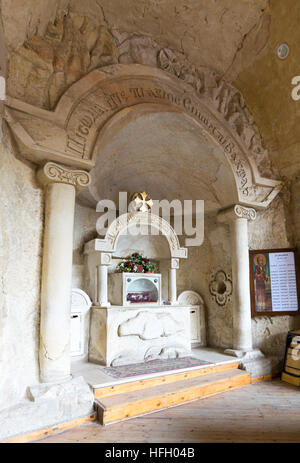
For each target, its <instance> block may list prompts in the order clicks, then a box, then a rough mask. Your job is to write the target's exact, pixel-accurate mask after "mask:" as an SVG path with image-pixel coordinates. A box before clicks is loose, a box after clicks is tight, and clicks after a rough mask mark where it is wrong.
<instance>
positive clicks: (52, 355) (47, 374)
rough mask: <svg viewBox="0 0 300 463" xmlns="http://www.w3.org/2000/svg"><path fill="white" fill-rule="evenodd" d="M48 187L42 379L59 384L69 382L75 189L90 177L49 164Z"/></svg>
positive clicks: (43, 175) (41, 175)
mask: <svg viewBox="0 0 300 463" xmlns="http://www.w3.org/2000/svg"><path fill="white" fill-rule="evenodd" d="M38 179H39V181H40V182H41V183H42V184H43V185H44V186H45V203H46V204H45V232H44V248H43V268H42V289H41V324H40V378H41V381H42V382H47V383H52V382H54V383H58V382H63V381H66V380H68V379H69V378H70V308H71V277H72V253H73V225H74V207H75V194H76V188H83V187H85V186H87V185H88V184H89V182H90V177H89V174H87V173H86V172H84V171H78V170H71V169H69V168H66V167H63V166H59V165H57V164H55V163H52V162H48V163H47V164H45V166H44V167H43V169H41V170H40V171H39V172H38Z"/></svg>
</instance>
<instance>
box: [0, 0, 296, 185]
mask: <svg viewBox="0 0 300 463" xmlns="http://www.w3.org/2000/svg"><path fill="white" fill-rule="evenodd" d="M1 14H2V25H3V29H4V37H5V43H6V47H7V51H8V57H10V58H12V57H13V56H14V57H16V56H20V53H21V52H20V50H21V48H22V44H24V42H25V43H26V42H27V43H28V42H29V41H31V40H33V42H34V40H35V37H38V36H44V35H45V33H46V31H47V26H48V23H49V21H50V22H54V20H55V18H57V17H58V16H59V14H64V15H65V16H70V15H73V19H74V18H75V19H74V20H75V21H77V24H78V28H80V27H81V25H80V17H86V18H89V20H90V21H91V22H93V23H94V24H95V25H96V26H97V27H99V26H103V29H101V30H102V31H107V30H109V31H111V32H112V33H113V34H115V36H118V37H119V39H122V36H123V35H124V34H128V33H138V34H146V35H148V36H150V37H151V38H152V39H153V40H155V41H156V42H157V43H159V44H160V45H161V46H166V47H169V48H171V49H173V50H175V51H176V52H178V53H182V54H184V55H185V57H186V58H188V60H189V62H191V63H193V64H194V65H195V66H196V67H198V68H201V66H206V67H210V68H213V69H215V70H216V71H217V72H218V73H220V74H221V75H222V76H223V77H224V79H226V80H228V81H229V82H232V83H233V85H235V86H236V87H237V88H238V89H239V90H240V91H241V92H242V94H243V96H244V98H245V100H246V103H247V104H248V106H249V107H250V109H251V111H252V113H253V115H254V117H255V120H256V123H257V125H258V127H259V129H260V131H261V133H262V136H263V139H264V143H265V145H266V148H267V149H268V150H269V153H270V157H271V159H272V161H273V163H274V164H275V166H276V167H277V169H278V170H279V172H280V174H281V176H283V177H288V178H294V177H295V176H297V175H298V174H299V173H300V155H299V154H298V152H299V149H300V146H299V143H300V133H299V130H298V127H297V116H298V115H299V113H300V102H296V101H294V100H292V98H291V89H292V86H291V79H292V77H293V76H295V75H297V74H300V73H299V71H298V70H299V66H298V61H299V60H298V56H299V54H300V49H299V50H298V43H299V35H300V29H299V19H300V4H299V2H298V1H297V0H284V1H282V0H270V1H267V0H239V1H237V0H139V1H138V2H137V1H136V0H85V1H81V0H1ZM78 18H79V19H78ZM48 32H49V28H48ZM50 32H51V31H50ZM103 33H106V32H103ZM33 42H32V43H33ZM283 42H286V43H288V44H289V46H290V55H289V56H288V58H287V59H286V60H280V59H278V58H277V55H276V49H277V46H278V44H280V43H283ZM25 49H26V47H25ZM27 50H28V49H27ZM110 51H111V53H112V55H113V51H114V50H113V49H112V50H110ZM44 52H45V53H46V52H47V50H44ZM24 53H25V52H24V47H23V54H24ZM25 59H26V56H25ZM8 69H9V70H8V72H9V75H8V80H9V83H11V88H12V87H15V82H16V79H19V80H22V69H18V65H17V64H16V65H14V66H11V67H10V68H8ZM42 74H43V72H42V70H41V75H42ZM75 74H76V73H75ZM74 79H76V75H75V76H74ZM32 84H35V85H32V87H33V90H34V91H33V94H35V93H36V92H38V91H39V88H38V85H37V83H35V82H34V81H33V82H32ZM16 96H18V95H16Z"/></svg>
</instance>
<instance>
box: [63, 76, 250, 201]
mask: <svg viewBox="0 0 300 463" xmlns="http://www.w3.org/2000/svg"><path fill="white" fill-rule="evenodd" d="M128 80H129V81H126V83H124V82H122V81H119V82H118V84H117V85H118V88H119V91H118V92H116V91H115V90H112V89H111V88H110V86H109V85H108V84H104V83H103V82H100V83H99V85H100V84H101V88H96V89H93V90H92V91H91V92H90V93H89V94H88V95H86V97H85V99H84V100H82V102H80V103H79V104H78V105H77V107H76V108H75V109H74V110H73V109H72V110H71V112H70V114H69V117H68V123H67V139H66V147H65V151H66V152H68V153H72V154H74V155H76V156H79V157H82V158H87V159H90V158H91V153H92V150H93V146H94V143H95V140H96V137H97V134H98V131H99V129H100V128H101V126H102V125H103V124H104V123H105V122H106V120H107V119H108V117H110V116H111V115H112V114H114V113H116V112H117V111H119V110H121V109H123V108H125V107H128V106H132V105H135V104H137V103H160V104H167V105H171V106H173V107H175V108H178V109H180V110H182V111H184V112H186V113H187V114H189V115H190V116H191V117H193V118H194V119H196V120H197V122H198V123H200V124H201V125H202V126H203V128H204V129H205V130H206V131H207V132H208V133H210V135H211V136H212V137H213V138H214V139H215V140H216V141H217V143H218V144H219V145H221V147H222V148H223V150H224V152H225V155H226V157H227V159H228V161H229V162H230V163H231V165H232V169H233V171H234V174H235V176H236V178H237V180H238V184H239V188H240V190H241V192H242V194H243V195H244V196H249V191H251V190H250V189H249V187H250V186H251V185H252V175H251V172H250V168H249V165H248V163H247V162H246V161H245V160H244V157H243V155H242V154H241V152H240V150H239V148H238V147H237V145H236V143H235V141H234V140H233V138H231V137H230V135H229V134H228V133H226V134H225V132H224V130H223V129H222V127H221V125H220V124H219V123H218V122H217V120H216V119H215V118H214V116H213V115H212V114H210V112H209V111H208V110H207V109H206V108H205V107H204V106H202V105H201V103H200V102H197V101H196V100H194V99H193V98H192V97H191V96H189V95H187V94H186V93H185V92H182V91H179V90H178V88H177V89H175V88H171V86H166V85H162V84H157V83H153V86H151V83H149V79H147V81H145V79H143V78H137V77H135V78H134V79H132V80H131V79H128ZM110 85H111V86H114V87H115V86H116V85H113V83H112V82H111V84H110Z"/></svg>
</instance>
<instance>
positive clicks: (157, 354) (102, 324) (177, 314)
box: [89, 306, 191, 366]
mask: <svg viewBox="0 0 300 463" xmlns="http://www.w3.org/2000/svg"><path fill="white" fill-rule="evenodd" d="M190 353H191V340H190V309H189V307H179V306H178V307H171V306H164V307H155V308H154V307H143V308H141V307H139V308H134V307H128V308H125V307H117V306H111V307H109V308H103V307H93V308H92V316H91V332H90V349H89V361H90V362H95V363H98V364H102V365H110V366H117V365H127V364H130V363H138V362H146V361H149V360H153V359H157V358H160V359H167V358H176V357H184V356H187V355H190Z"/></svg>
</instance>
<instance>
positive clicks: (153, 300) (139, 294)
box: [108, 272, 161, 306]
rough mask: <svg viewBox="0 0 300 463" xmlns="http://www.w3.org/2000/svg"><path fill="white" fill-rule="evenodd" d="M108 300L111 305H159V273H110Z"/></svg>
mask: <svg viewBox="0 0 300 463" xmlns="http://www.w3.org/2000/svg"><path fill="white" fill-rule="evenodd" d="M108 300H109V302H110V303H111V304H112V305H121V306H134V305H144V304H145V305H146V304H147V305H149V304H151V305H152V304H153V305H161V274H160V273H131V272H124V273H111V274H109V275H108Z"/></svg>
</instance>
